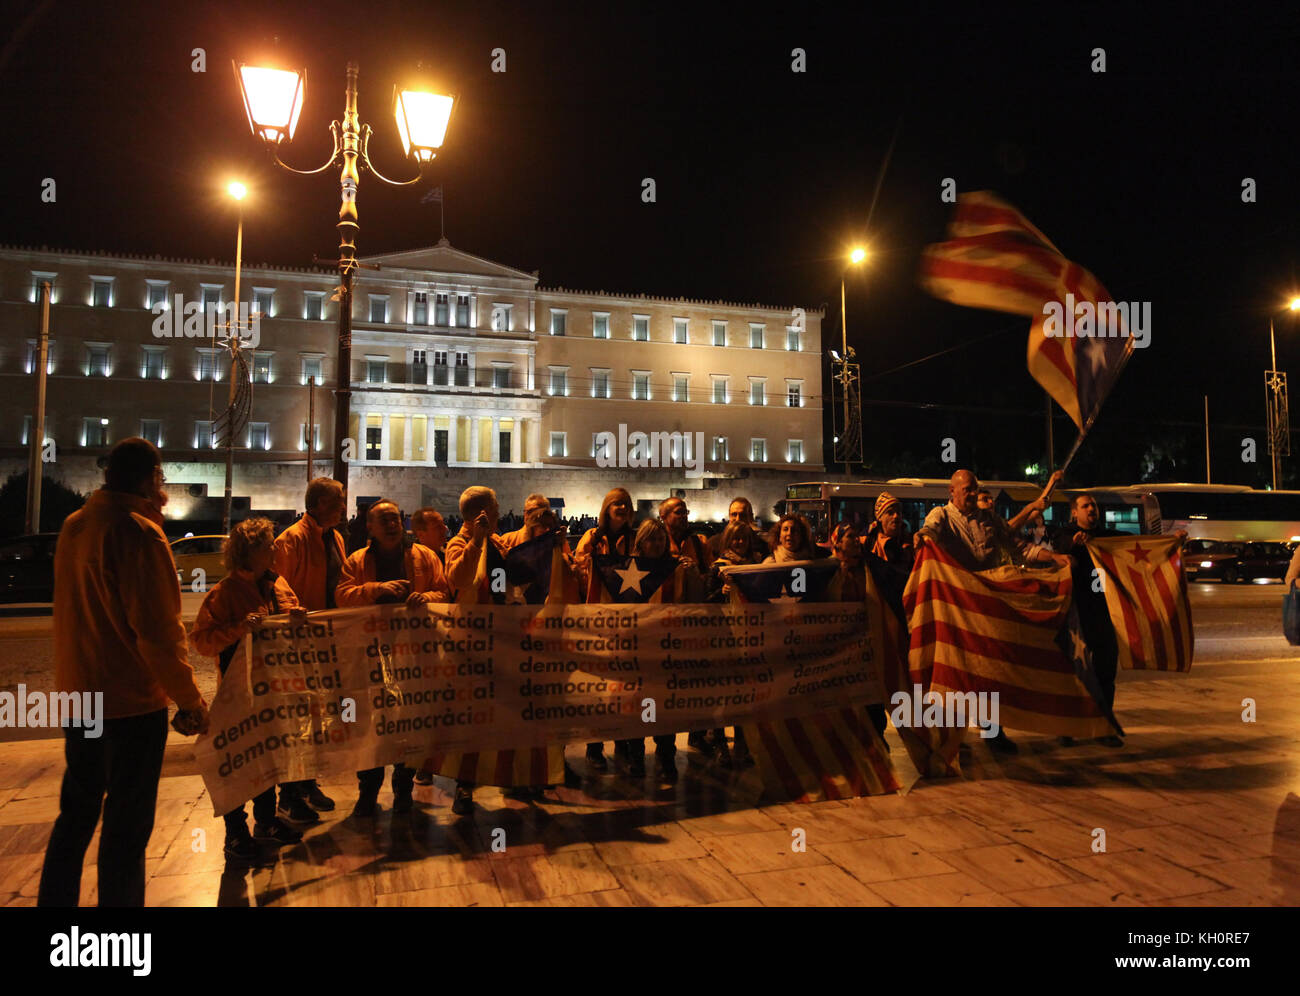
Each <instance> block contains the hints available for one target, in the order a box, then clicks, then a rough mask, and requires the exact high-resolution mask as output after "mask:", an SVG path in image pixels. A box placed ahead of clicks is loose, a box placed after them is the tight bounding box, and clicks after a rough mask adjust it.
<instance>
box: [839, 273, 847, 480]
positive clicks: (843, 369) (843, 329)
mask: <svg viewBox="0 0 1300 996" xmlns="http://www.w3.org/2000/svg"><path fill="white" fill-rule="evenodd" d="M840 338H841V343H840V346H841V348H842V349H843V350H844V352H842V353H841V354H840V355H841V356H842V357H844V362H843V363H841V364H840V375H841V376H842V378H843V380H842V381H841V382H840V386H841V387H842V388H843V390H844V424H843V425H842V426H841V427H840V434H841V435H842V436H843V437H845V438H844V441H843V446H844V476H845V477H848V476H849V446H848V431H849V366H848V363H849V324H848V318H847V316H846V314H845V311H844V278H843V277H840Z"/></svg>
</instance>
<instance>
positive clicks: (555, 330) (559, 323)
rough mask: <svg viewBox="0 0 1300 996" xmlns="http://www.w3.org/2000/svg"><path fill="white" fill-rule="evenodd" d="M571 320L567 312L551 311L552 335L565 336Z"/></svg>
mask: <svg viewBox="0 0 1300 996" xmlns="http://www.w3.org/2000/svg"><path fill="white" fill-rule="evenodd" d="M568 320H569V313H568V312H567V311H556V310H555V309H554V308H552V309H551V335H564V331H565V326H566V324H567V323H568Z"/></svg>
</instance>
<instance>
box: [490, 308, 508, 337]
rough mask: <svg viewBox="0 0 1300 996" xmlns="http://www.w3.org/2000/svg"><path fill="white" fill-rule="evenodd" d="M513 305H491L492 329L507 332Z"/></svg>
mask: <svg viewBox="0 0 1300 996" xmlns="http://www.w3.org/2000/svg"><path fill="white" fill-rule="evenodd" d="M512 309H513V305H509V304H494V305H492V331H493V332H509V331H510V312H511V310H512Z"/></svg>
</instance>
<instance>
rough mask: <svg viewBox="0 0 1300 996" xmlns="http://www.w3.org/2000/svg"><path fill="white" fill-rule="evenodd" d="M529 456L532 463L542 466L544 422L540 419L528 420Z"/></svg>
mask: <svg viewBox="0 0 1300 996" xmlns="http://www.w3.org/2000/svg"><path fill="white" fill-rule="evenodd" d="M528 456H529V458H530V460H529V462H530V463H532V464H534V465H536V466H541V463H542V420H541V419H540V418H530V419H529V420H528Z"/></svg>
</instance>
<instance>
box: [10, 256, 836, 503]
mask: <svg viewBox="0 0 1300 996" xmlns="http://www.w3.org/2000/svg"><path fill="white" fill-rule="evenodd" d="M364 262H365V263H366V264H370V265H368V266H367V267H365V268H363V269H361V270H359V271H358V273H357V276H356V279H355V281H354V286H353V314H352V369H351V370H350V371H349V372H348V376H349V379H350V381H351V390H352V400H351V423H350V432H349V436H350V438H351V439H352V440H353V445H352V452H353V459H352V460H351V461H350V466H349V498H350V500H351V501H350V504H352V503H353V502H355V500H356V499H358V498H365V497H369V496H377V495H383V496H387V497H390V498H392V499H394V500H395V501H397V502H398V503H399V504H400V505H401V506H402V507H403V508H404V509H406V510H407V511H408V512H409V511H411V510H413V509H414V508H416V507H418V506H419V505H423V504H431V505H433V506H435V507H437V508H440V509H442V510H443V511H444V512H454V511H455V505H456V498H457V496H458V495H459V493H460V491H461V490H462V489H463V488H464V487H466V486H468V485H470V484H486V485H488V486H491V487H493V488H495V489H496V490H497V492H498V494H499V496H500V498H501V508H502V511H503V512H506V511H510V510H514V511H520V510H522V507H523V499H524V496H525V495H527V494H529V493H530V492H533V491H540V492H543V493H545V494H547V495H548V496H551V497H556V498H562V499H563V500H564V502H565V506H564V512H565V514H566V515H581V514H592V515H594V514H595V513H596V512H597V511H598V509H599V506H600V499H601V497H602V496H603V495H604V493H605V492H606V491H607V490H608V489H609V488H611V487H614V486H617V485H621V486H625V487H627V488H628V489H629V490H630V491H631V493H632V496H633V499H634V500H636V501H637V503H638V506H639V508H642V509H648V508H650V507H651V506H652V505H653V504H657V503H658V501H659V500H661V499H662V498H665V497H668V496H669V495H673V494H676V495H680V496H683V497H685V498H686V500H687V502H688V504H689V505H690V507H691V513H692V517H693V518H695V519H721V518H725V516H726V508H727V503H728V501H729V500H730V498H731V496H732V495H733V494H746V495H748V496H749V497H750V498H751V499H752V500H753V502H754V507H755V511H756V513H757V514H758V515H759V516H760V517H762V518H764V519H766V520H770V519H771V518H772V515H773V513H772V505H773V503H774V502H776V501H777V500H778V499H780V498H781V497H782V496H783V495H784V489H785V486H786V485H787V484H789V483H792V482H795V481H798V480H803V479H808V478H809V477H817V476H820V475H821V473H822V471H823V467H822V464H821V459H822V411H821V405H822V394H823V392H822V356H821V320H822V317H823V315H822V313H821V312H820V311H813V310H810V309H809V310H805V309H801V308H774V307H764V306H759V305H746V304H731V303H726V302H721V301H691V300H681V299H671V298H658V297H648V296H639V295H621V294H606V293H604V292H598V293H590V292H586V291H573V290H566V289H564V288H545V287H541V286H539V277H538V274H537V273H535V272H534V273H525V272H523V271H520V270H516V269H513V268H511V267H508V266H504V265H501V264H498V263H494V262H491V261H489V260H486V259H482V258H480V257H477V256H474V255H471V254H469V253H466V252H463V251H461V250H458V249H455V248H453V247H452V246H451V245H450V244H449V243H448V242H447V241H446V240H445V239H444V240H442V241H441V242H440V243H439V244H438V245H436V246H434V247H431V248H428V249H417V250H411V251H406V252H394V253H387V254H384V255H379V256H372V257H367V258H365V260H364ZM372 267H376V268H372ZM0 281H2V283H0V323H2V324H0V328H2V329H3V335H2V336H0V385H2V386H3V392H2V394H0V474H3V475H4V476H5V477H7V476H8V475H9V474H12V473H17V472H21V471H22V470H23V469H25V467H26V460H27V453H28V449H27V447H28V444H29V440H30V438H31V434H32V432H33V425H34V421H35V420H34V413H35V410H36V392H37V379H36V377H35V373H36V362H37V361H36V348H37V335H38V310H39V305H38V300H39V294H38V288H39V285H40V284H41V282H43V281H49V282H50V283H51V284H52V286H53V293H52V303H51V309H50V349H49V356H48V360H47V366H46V368H47V371H48V381H47V400H46V422H45V438H46V440H49V441H52V442H53V446H52V447H47V450H48V451H49V456H51V457H52V458H53V459H52V460H50V461H49V462H47V463H46V464H45V473H46V476H48V477H52V478H55V479H56V480H59V481H61V482H63V483H64V484H66V485H67V486H69V487H71V488H73V489H74V490H77V491H81V492H83V493H84V492H89V491H90V490H93V489H94V488H95V487H98V486H99V484H100V483H102V471H101V470H100V466H101V464H102V458H103V456H104V455H105V454H106V453H107V452H108V449H109V448H110V447H111V445H112V444H113V442H115V441H116V440H119V439H122V438H125V437H127V436H135V435H139V436H144V437H145V438H147V439H149V440H151V441H152V442H154V443H155V444H156V445H158V447H159V448H160V450H161V451H162V455H163V461H164V471H165V473H166V476H167V480H168V484H167V488H168V491H169V495H170V498H171V501H170V502H169V505H168V508H167V514H168V516H169V517H171V518H179V519H187V518H191V517H195V516H197V515H198V512H197V511H196V510H197V509H198V508H199V506H200V505H204V507H207V508H210V507H211V506H210V502H208V503H206V504H205V503H204V502H202V501H201V500H200V499H202V498H204V497H205V496H206V497H207V498H209V499H211V498H214V497H215V498H220V496H221V494H222V490H223V485H224V479H225V454H224V451H223V450H219V449H218V450H214V449H213V445H214V430H213V420H214V419H215V418H216V417H217V416H218V415H220V413H221V412H222V411H223V410H224V409H225V407H226V404H227V401H228V394H229V378H230V370H229V355H228V353H226V352H225V351H224V350H222V349H220V348H219V344H218V343H217V342H216V341H214V340H212V339H208V338H202V337H195V336H192V335H189V336H187V335H186V334H185V329H184V327H183V326H184V323H183V321H182V316H181V315H180V314H177V313H176V307H177V305H178V304H182V303H184V304H189V303H190V302H197V303H198V305H199V306H200V307H203V308H208V309H212V308H219V307H225V306H227V304H228V302H230V301H231V300H232V298H233V291H234V267H233V265H231V264H229V263H219V262H217V261H212V260H209V261H197V260H183V259H163V258H161V257H138V256H125V255H112V254H108V253H91V254H87V253H77V252H61V251H49V250H45V249H39V250H38V249H27V248H13V247H0ZM336 283H337V275H336V274H335V273H333V272H331V271H328V270H323V269H293V268H285V267H266V266H247V265H246V266H244V267H243V269H242V273H241V279H240V285H241V294H240V296H241V298H242V299H243V301H244V302H245V303H246V304H247V305H248V306H249V310H250V312H253V313H256V315H257V325H258V332H257V336H256V340H255V342H251V343H250V345H254V346H255V348H253V349H252V350H251V356H249V357H248V358H249V359H250V363H249V366H250V368H251V379H252V404H251V414H250V416H249V419H248V424H247V426H246V428H245V429H244V430H243V431H242V433H240V435H239V436H238V437H237V440H236V449H235V470H234V494H235V495H236V497H237V498H239V499H243V501H241V504H240V507H241V508H243V507H249V508H251V509H254V510H284V509H301V506H302V495H303V489H304V487H305V485H306V482H307V480H308V477H309V476H320V475H325V476H328V475H329V474H330V473H331V472H332V467H333V463H332V456H333V452H334V440H333V438H332V437H333V427H334V395H333V390H334V388H335V386H336V382H337V381H336V378H337V377H338V376H339V371H338V370H337V368H336V343H337V322H338V312H337V309H338V307H339V304H338V303H337V302H336V301H335V300H333V296H334V293H333V292H334V287H335V284H336ZM168 311H170V312H172V313H171V314H170V315H169V314H166V312H168ZM309 378H314V379H315V382H316V385H317V387H316V389H315V391H314V414H313V417H312V419H311V423H312V425H311V427H310V429H309V426H308V408H309V401H308V390H309V389H308V386H307V385H308V381H309ZM620 426H622V427H624V428H623V430H622V433H623V435H622V436H621V437H620ZM309 431H311V432H312V433H313V441H314V446H315V448H316V449H315V454H316V461H317V462H316V463H315V464H314V466H313V468H312V474H311V475H309V473H308V468H307V440H308V436H307V434H308V432H309ZM637 432H644V433H646V434H650V433H654V432H658V433H663V434H665V436H666V437H668V434H674V433H679V434H680V436H671V437H669V438H671V439H672V442H671V444H668V445H666V447H664V448H663V453H667V452H668V450H669V449H671V455H672V457H673V459H674V461H675V462H676V463H678V464H680V465H679V466H670V467H664V466H651V467H645V466H642V467H638V466H636V464H637V463H638V462H641V463H644V462H645V461H644V459H641V460H638V457H641V458H644V457H645V453H644V452H638V451H637V449H636V447H635V446H633V447H632V448H631V453H630V456H631V460H630V461H626V462H625V464H624V465H622V466H619V465H618V461H619V460H620V459H621V458H623V457H626V456H628V455H629V454H628V452H627V448H626V447H623V448H620V447H619V446H617V445H616V446H615V447H614V452H611V451H609V450H606V451H605V452H598V447H600V446H608V445H609V440H610V438H614V439H620V438H626V437H627V436H631V435H632V434H635V433H637ZM606 433H608V434H610V435H602V434H606ZM697 440H700V441H702V443H703V453H702V454H700V453H698V452H696V449H697V446H696V441H697ZM663 453H659V454H658V455H659V456H662V455H663ZM701 457H702V459H701ZM660 462H662V461H660ZM611 464H612V465H611ZM237 517H238V516H237Z"/></svg>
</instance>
